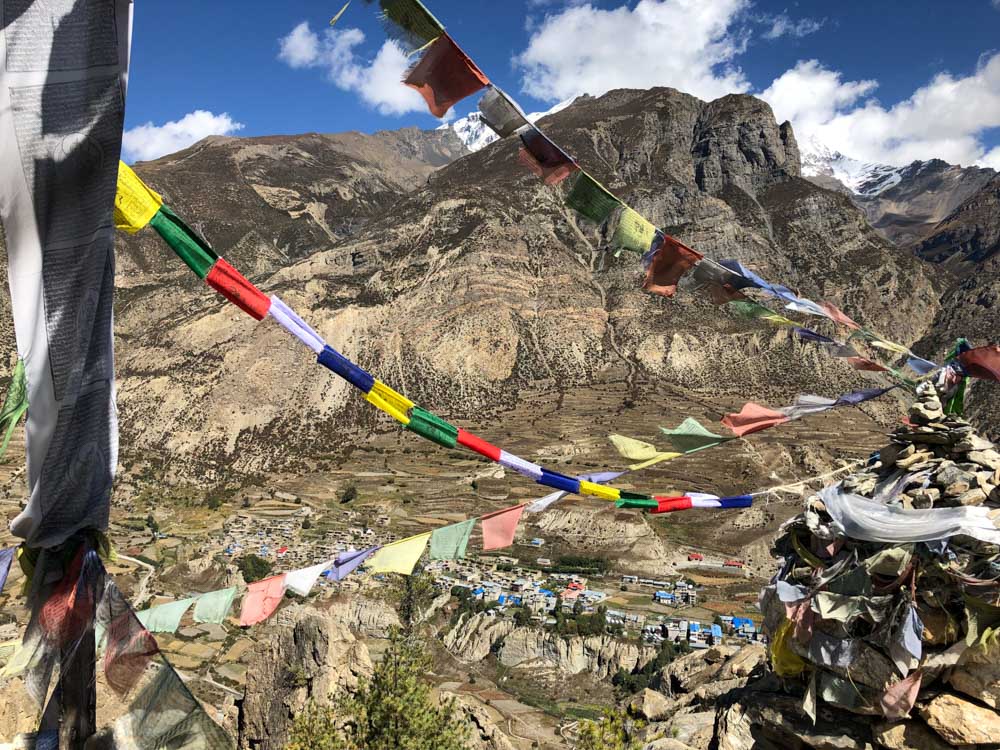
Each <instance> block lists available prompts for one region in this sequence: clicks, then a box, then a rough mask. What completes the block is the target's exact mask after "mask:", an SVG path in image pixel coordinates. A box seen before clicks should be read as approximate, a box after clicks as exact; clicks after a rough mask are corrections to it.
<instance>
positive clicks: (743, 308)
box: [726, 300, 798, 327]
mask: <svg viewBox="0 0 1000 750" xmlns="http://www.w3.org/2000/svg"><path fill="white" fill-rule="evenodd" d="M726 308H727V309H728V310H732V311H733V312H734V313H736V314H737V315H739V316H740V317H742V318H751V319H754V320H766V321H767V322H768V323H774V324H775V325H779V326H796V327H797V326H798V324H797V323H796V322H795V321H794V320H790V319H788V318H786V317H785V316H784V315H779V314H778V313H776V312H775V311H774V310H771V309H770V308H767V307H764V305H761V304H758V303H757V302H754V301H753V300H734V301H733V302H730V303H728V304H727V305H726Z"/></svg>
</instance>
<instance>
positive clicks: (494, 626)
mask: <svg viewBox="0 0 1000 750" xmlns="http://www.w3.org/2000/svg"><path fill="white" fill-rule="evenodd" d="M444 645H445V648H447V649H448V650H449V651H451V653H453V654H454V655H455V656H457V657H458V658H459V659H462V660H463V661H466V662H477V661H481V660H482V659H485V658H486V657H487V656H488V655H489V654H490V653H494V652H495V653H496V655H497V659H498V660H499V661H500V663H501V664H502V665H503V666H505V667H512V668H517V669H533V670H547V671H555V672H559V673H561V674H568V675H571V674H580V673H581V672H587V673H589V674H592V675H594V676H595V677H597V678H598V679H602V680H604V679H610V678H611V677H613V676H614V674H615V673H616V672H618V670H620V669H624V670H625V671H626V672H631V671H633V670H634V669H636V668H639V667H642V666H643V665H644V664H645V663H646V662H648V661H649V660H651V659H652V658H653V657H654V656H656V650H655V649H654V648H652V647H649V646H641V645H638V644H636V643H631V642H627V641H621V640H618V639H617V638H612V637H610V636H570V637H562V636H560V635H556V634H554V633H546V632H544V631H542V630H539V629H538V628H533V627H520V628H519V627H515V625H514V623H513V622H512V621H510V620H497V619H496V618H494V617H488V616H487V615H486V614H485V613H483V614H478V615H474V616H472V617H469V618H464V619H463V620H461V621H460V622H459V623H458V624H457V625H456V626H455V627H454V628H452V629H451V630H450V631H449V632H448V633H446V634H445V637H444Z"/></svg>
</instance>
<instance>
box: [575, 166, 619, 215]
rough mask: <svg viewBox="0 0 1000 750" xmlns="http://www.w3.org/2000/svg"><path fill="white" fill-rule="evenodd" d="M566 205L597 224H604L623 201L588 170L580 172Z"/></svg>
mask: <svg viewBox="0 0 1000 750" xmlns="http://www.w3.org/2000/svg"><path fill="white" fill-rule="evenodd" d="M566 205H567V206H569V207H570V208H572V209H573V210H574V211H576V212H577V213H578V214H580V215H581V216H585V217H586V218H588V219H590V220H591V221H592V222H594V223H595V224H603V223H604V222H606V221H607V220H608V219H610V218H611V215H612V214H613V213H614V212H615V210H616V209H618V208H619V207H620V206H621V205H622V202H621V201H619V200H618V199H617V198H616V197H615V196H613V195H612V194H611V193H610V192H608V189H607V188H606V187H604V185H602V184H601V183H599V182H598V181H597V180H595V179H594V178H593V177H591V176H590V175H589V174H588V173H586V172H582V171H581V172H580V175H579V176H578V177H577V178H576V182H574V183H573V187H572V188H571V189H570V191H569V194H568V195H567V196H566Z"/></svg>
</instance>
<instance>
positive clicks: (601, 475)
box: [525, 471, 629, 513]
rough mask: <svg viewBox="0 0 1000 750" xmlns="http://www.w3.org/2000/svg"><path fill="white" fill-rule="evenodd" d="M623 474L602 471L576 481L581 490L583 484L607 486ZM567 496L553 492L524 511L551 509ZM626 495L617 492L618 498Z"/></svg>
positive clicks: (533, 511) (529, 505) (563, 493)
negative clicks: (578, 482)
mask: <svg viewBox="0 0 1000 750" xmlns="http://www.w3.org/2000/svg"><path fill="white" fill-rule="evenodd" d="M625 473H626V472H624V471H602V472H598V473H596V474H584V475H583V476H580V477H577V479H578V480H579V481H580V485H581V488H582V486H583V484H584V483H585V482H586V483H588V484H590V483H593V484H607V483H608V482H613V481H614V480H616V479H617V478H618V477H620V476H623V475H624V474H625ZM568 494H569V493H568V492H562V491H560V492H553V493H551V494H548V495H546V496H545V497H540V498H538V499H537V500H534V501H532V502H530V503H528V505H527V506H526V507H525V511H526V512H527V513H541V512H542V511H544V510H547V509H548V508H550V507H552V505H553V504H555V503H557V502H559V501H560V500H562V499H563V498H564V497H566V495H568ZM627 494H629V493H627V492H619V495H620V496H625V495H627Z"/></svg>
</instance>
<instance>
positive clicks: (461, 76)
mask: <svg viewBox="0 0 1000 750" xmlns="http://www.w3.org/2000/svg"><path fill="white" fill-rule="evenodd" d="M489 82H490V79H489V78H487V77H486V76H485V75H484V74H483V72H482V71H481V70H479V68H478V67H476V64H475V63H474V62H472V60H470V59H469V58H468V56H467V55H466V54H465V53H464V52H463V51H462V50H461V48H460V47H459V46H458V45H457V44H455V42H454V40H453V39H452V38H451V37H450V36H448V34H446V33H443V34H441V35H440V36H439V37H438V38H437V40H436V41H435V42H434V43H433V44H432V45H431V46H430V49H428V50H427V52H426V53H425V54H424V56H423V57H422V58H421V59H420V62H418V63H417V64H416V65H415V66H414V67H413V69H412V70H411V71H410V74H409V75H408V76H407V77H406V81H405V83H406V85H407V86H409V87H411V88H413V89H416V90H417V91H418V92H419V93H420V95H421V96H422V97H424V101H426V102H427V107H428V109H430V111H431V114H433V115H434V116H435V117H444V116H445V115H446V114H448V110H449V109H451V108H452V106H453V105H454V104H456V103H458V102H460V101H461V100H462V99H464V98H465V97H467V96H471V95H472V94H474V93H476V92H477V91H479V90H480V89H481V88H483V87H485V86H486V85H487V84H489Z"/></svg>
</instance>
